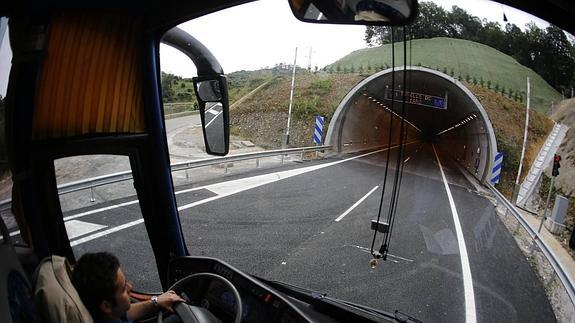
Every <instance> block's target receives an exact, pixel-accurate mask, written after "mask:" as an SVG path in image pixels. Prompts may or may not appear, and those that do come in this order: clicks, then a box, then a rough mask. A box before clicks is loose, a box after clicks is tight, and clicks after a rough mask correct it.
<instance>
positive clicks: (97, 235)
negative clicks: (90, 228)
mask: <svg viewBox="0 0 575 323" xmlns="http://www.w3.org/2000/svg"><path fill="white" fill-rule="evenodd" d="M140 223H144V219H139V220H136V221H132V222H128V223H125V224H122V225H120V226H117V227H113V228H110V229H108V230H104V231H101V232H98V233H95V234H92V235H89V236H86V237H84V238H80V239H78V240H74V241H72V242H70V246H71V247H74V246H77V245H79V244H82V243H84V242H88V241H91V240H94V239H98V238H101V237H104V236H107V235H109V234H110V233H114V232H118V231H120V230H124V229H127V228H129V227H133V226H135V225H138V224H140Z"/></svg>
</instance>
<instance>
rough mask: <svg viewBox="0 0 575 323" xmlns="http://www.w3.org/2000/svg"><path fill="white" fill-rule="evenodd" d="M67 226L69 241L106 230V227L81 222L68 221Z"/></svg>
mask: <svg viewBox="0 0 575 323" xmlns="http://www.w3.org/2000/svg"><path fill="white" fill-rule="evenodd" d="M64 225H65V226H66V232H67V233H68V239H74V238H77V237H79V236H83V235H85V234H88V233H91V232H94V231H98V230H101V229H103V228H105V227H106V226H105V225H101V224H96V223H89V222H84V221H79V220H72V221H68V222H66V223H65V224H64Z"/></svg>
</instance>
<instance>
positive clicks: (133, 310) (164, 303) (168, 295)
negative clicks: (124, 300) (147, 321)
mask: <svg viewBox="0 0 575 323" xmlns="http://www.w3.org/2000/svg"><path fill="white" fill-rule="evenodd" d="M181 302H184V299H182V298H181V297H180V296H179V295H178V294H176V293H175V292H174V291H173V290H170V291H167V292H165V293H163V294H162V295H160V296H158V306H156V304H154V303H153V302H152V301H151V300H149V301H143V302H138V303H134V304H132V305H131V306H130V309H128V313H127V315H126V316H127V318H128V320H131V321H134V320H139V319H141V318H144V317H146V316H148V315H150V314H152V313H155V312H157V311H158V307H160V309H162V310H164V311H168V312H173V309H172V305H174V304H176V303H181Z"/></svg>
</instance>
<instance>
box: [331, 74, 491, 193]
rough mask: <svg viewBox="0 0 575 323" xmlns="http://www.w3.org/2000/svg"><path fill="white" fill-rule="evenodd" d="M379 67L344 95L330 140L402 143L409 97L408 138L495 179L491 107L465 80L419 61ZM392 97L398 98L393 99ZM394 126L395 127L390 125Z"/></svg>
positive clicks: (371, 145)
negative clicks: (429, 144)
mask: <svg viewBox="0 0 575 323" xmlns="http://www.w3.org/2000/svg"><path fill="white" fill-rule="evenodd" d="M394 74H395V75H394V76H395V86H394V87H393V88H392V69H387V70H384V71H381V72H379V73H376V74H374V75H372V76H370V77H368V78H366V79H365V80H363V81H361V82H360V83H359V84H358V85H356V86H355V87H354V88H353V89H352V90H351V91H350V92H349V93H348V94H347V95H346V96H345V97H344V98H343V100H342V101H341V103H340V104H339V106H338V107H337V109H336V111H335V113H334V115H333V118H332V119H331V121H330V125H329V129H328V132H327V135H326V144H328V145H333V146H334V149H335V150H337V151H338V152H350V151H359V150H368V149H376V148H379V147H382V146H386V145H387V144H388V141H389V138H390V136H391V142H392V144H397V143H399V134H400V133H399V130H400V127H399V123H400V121H401V120H400V115H401V108H402V105H401V98H402V97H403V96H405V97H406V106H405V109H406V110H405V111H406V112H405V122H406V127H407V128H406V131H407V142H414V141H427V142H433V143H434V144H435V145H436V147H438V149H439V150H440V151H441V152H442V155H444V156H445V155H447V156H449V157H450V158H451V159H453V160H455V161H456V162H457V163H458V164H459V165H460V166H461V167H463V168H465V169H466V170H467V171H468V172H469V173H470V174H472V175H473V176H475V177H476V178H477V179H478V180H480V181H482V182H484V183H486V182H488V181H489V180H490V177H491V176H490V175H491V169H492V167H493V165H492V164H493V163H492V161H493V158H494V156H495V154H496V152H497V143H496V140H495V133H494V132H493V127H492V125H491V122H490V121H489V117H488V115H487V112H486V111H485V109H484V108H483V106H481V103H479V101H478V100H477V98H476V97H475V96H474V95H473V93H471V91H469V89H467V88H466V87H465V86H464V85H463V84H462V83H461V82H459V81H458V80H457V79H455V78H454V77H451V76H449V75H447V74H444V73H441V72H438V71H435V70H432V69H428V68H425V67H419V66H408V67H407V73H406V74H407V76H406V78H407V91H403V90H402V84H403V75H404V72H403V67H398V68H396V69H395V73H394ZM392 97H393V98H394V99H395V103H394V104H393V105H392ZM390 125H391V129H392V130H393V131H392V132H391V133H390V131H389V129H390Z"/></svg>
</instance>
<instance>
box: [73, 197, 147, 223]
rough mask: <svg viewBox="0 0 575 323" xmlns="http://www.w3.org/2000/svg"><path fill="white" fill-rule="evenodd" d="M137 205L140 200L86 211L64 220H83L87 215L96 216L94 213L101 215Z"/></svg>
mask: <svg viewBox="0 0 575 323" xmlns="http://www.w3.org/2000/svg"><path fill="white" fill-rule="evenodd" d="M136 203H138V200H135V201H129V202H124V203H120V204H116V205H110V206H106V207H103V208H99V209H95V210H90V211H86V212H82V213H78V214H74V215H70V216H67V217H65V218H64V221H68V220H72V219H77V218H81V217H83V216H86V215H90V214H94V213H100V212H104V211H108V210H113V209H117V208H119V207H124V206H128V205H132V204H136Z"/></svg>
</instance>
